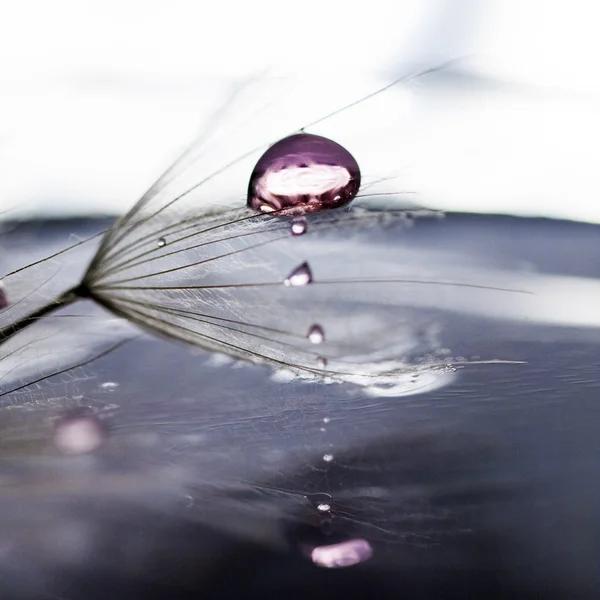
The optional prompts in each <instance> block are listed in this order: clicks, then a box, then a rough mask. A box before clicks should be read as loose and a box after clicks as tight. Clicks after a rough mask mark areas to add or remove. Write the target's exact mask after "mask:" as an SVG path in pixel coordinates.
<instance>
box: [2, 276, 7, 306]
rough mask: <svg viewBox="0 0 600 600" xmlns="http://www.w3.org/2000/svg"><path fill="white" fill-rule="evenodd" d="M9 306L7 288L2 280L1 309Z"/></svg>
mask: <svg viewBox="0 0 600 600" xmlns="http://www.w3.org/2000/svg"><path fill="white" fill-rule="evenodd" d="M7 306H8V297H7V296H6V288H5V287H4V284H3V283H2V282H1V281H0V309H2V308H6V307H7Z"/></svg>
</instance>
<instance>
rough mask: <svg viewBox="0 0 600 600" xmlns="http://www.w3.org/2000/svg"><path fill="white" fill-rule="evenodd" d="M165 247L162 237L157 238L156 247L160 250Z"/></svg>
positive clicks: (165, 242)
mask: <svg viewBox="0 0 600 600" xmlns="http://www.w3.org/2000/svg"><path fill="white" fill-rule="evenodd" d="M166 245H167V240H165V238H164V237H161V238H158V247H159V248H162V247H164V246H166Z"/></svg>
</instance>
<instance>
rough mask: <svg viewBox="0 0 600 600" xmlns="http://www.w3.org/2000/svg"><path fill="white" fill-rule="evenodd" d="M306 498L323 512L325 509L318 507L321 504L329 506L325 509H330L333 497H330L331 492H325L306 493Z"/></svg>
mask: <svg viewBox="0 0 600 600" xmlns="http://www.w3.org/2000/svg"><path fill="white" fill-rule="evenodd" d="M306 498H307V500H308V501H309V502H310V503H311V504H312V505H313V506H314V507H315V508H316V509H317V510H318V511H319V512H323V511H324V510H325V509H322V508H320V507H321V506H329V508H328V509H326V510H331V505H332V503H333V499H332V498H331V494H328V493H327V492H316V493H314V494H307V496H306Z"/></svg>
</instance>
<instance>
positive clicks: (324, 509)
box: [317, 502, 331, 512]
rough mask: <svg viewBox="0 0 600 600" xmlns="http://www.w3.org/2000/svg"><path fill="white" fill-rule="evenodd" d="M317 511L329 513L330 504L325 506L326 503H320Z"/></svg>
mask: <svg viewBox="0 0 600 600" xmlns="http://www.w3.org/2000/svg"><path fill="white" fill-rule="evenodd" d="M317 510H318V511H319V512H329V511H330V510H331V504H327V503H326V502H322V503H321V504H319V505H318V506H317Z"/></svg>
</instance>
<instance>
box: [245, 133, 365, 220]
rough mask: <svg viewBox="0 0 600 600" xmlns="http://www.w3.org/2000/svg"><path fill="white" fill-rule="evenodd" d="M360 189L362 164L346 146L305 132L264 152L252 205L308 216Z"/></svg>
mask: <svg viewBox="0 0 600 600" xmlns="http://www.w3.org/2000/svg"><path fill="white" fill-rule="evenodd" d="M359 188H360V169H359V167H358V163H357V162H356V160H355V159H354V157H353V156H352V155H351V154H350V153H349V152H348V151H347V150H346V149H345V148H344V147H343V146H340V144H338V143H337V142H334V141H333V140H330V139H328V138H324V137H321V136H319V135H312V134H309V133H299V134H295V135H291V136H289V137H286V138H284V139H282V140H280V141H279V142H277V143H275V144H273V145H272V146H271V147H270V148H269V149H268V150H267V151H266V152H265V153H264V154H263V155H262V156H261V157H260V159H259V161H258V162H257V163H256V166H255V167H254V170H253V171H252V175H251V177H250V185H249V186H248V206H249V207H250V208H253V209H255V210H258V211H261V212H273V211H279V213H280V214H297V215H303V214H306V213H310V212H318V211H321V210H326V209H330V208H338V207H340V206H344V205H345V204H348V203H349V202H351V201H352V200H353V199H354V197H355V196H356V194H357V193H358V189H359Z"/></svg>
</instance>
